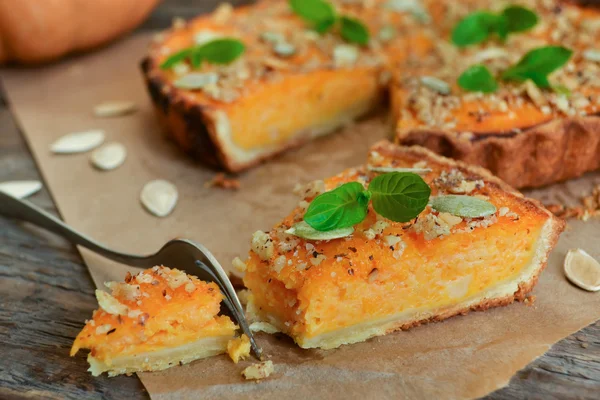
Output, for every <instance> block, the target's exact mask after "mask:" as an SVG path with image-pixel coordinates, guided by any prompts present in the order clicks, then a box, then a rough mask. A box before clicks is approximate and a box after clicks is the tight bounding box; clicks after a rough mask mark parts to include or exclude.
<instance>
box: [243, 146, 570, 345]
mask: <svg viewBox="0 0 600 400" xmlns="http://www.w3.org/2000/svg"><path fill="white" fill-rule="evenodd" d="M382 167H383V168H384V169H386V168H388V169H389V168H392V169H393V168H419V169H421V170H424V171H428V172H426V173H425V175H423V179H424V181H425V182H427V183H428V184H429V185H430V187H431V190H432V196H434V197H433V198H435V197H436V196H441V195H455V194H458V195H461V196H469V197H472V198H478V199H485V200H486V201H487V202H488V203H491V204H492V205H493V206H494V207H495V211H494V212H493V213H492V214H489V215H487V216H485V217H482V218H461V217H457V216H456V215H452V214H450V213H447V212H439V211H436V210H434V209H433V208H432V207H431V206H428V207H426V208H425V210H424V211H423V212H421V213H420V214H419V215H418V217H417V218H415V219H413V220H412V221H410V222H408V223H398V222H393V221H390V220H388V219H386V218H383V217H382V216H380V215H378V214H377V213H375V211H374V210H373V208H369V210H368V214H367V217H366V219H365V220H364V221H363V222H361V223H359V224H358V225H356V226H355V227H354V233H352V234H351V235H350V236H347V237H341V238H337V239H331V240H307V239H302V238H300V237H297V236H294V235H291V234H290V233H289V232H290V231H289V228H290V227H292V226H293V225H294V224H296V223H298V221H301V220H302V218H303V215H304V213H305V211H306V208H307V206H308V204H309V203H310V202H311V201H312V199H313V198H314V196H316V195H317V194H319V193H321V192H324V191H328V190H332V189H334V188H336V187H338V186H339V185H340V184H343V183H346V182H351V181H358V182H362V183H363V184H365V185H366V184H367V183H368V182H369V181H370V180H371V179H372V178H373V177H374V175H376V174H377V173H376V172H373V170H378V169H381V168H382ZM300 193H301V195H302V200H301V202H300V204H299V206H298V207H297V208H296V209H294V210H293V211H292V212H291V213H290V214H289V215H288V216H287V217H286V218H285V219H284V220H283V221H282V222H281V223H279V224H277V225H276V226H275V227H274V228H273V230H271V231H270V232H267V233H265V232H260V231H259V232H257V233H255V235H254V237H253V241H252V250H251V251H250V255H249V258H248V260H247V261H246V262H245V266H246V275H245V278H244V282H245V284H246V286H247V287H248V288H249V289H250V291H251V296H250V301H249V309H250V310H251V311H252V313H255V314H256V315H257V317H258V318H259V319H260V320H261V321H262V322H263V323H268V324H271V325H273V326H275V327H276V328H277V329H279V330H280V331H282V332H284V333H286V334H288V335H289V336H291V337H292V338H293V339H294V340H295V341H296V343H297V344H298V345H299V346H301V347H303V348H314V347H319V348H324V349H330V348H336V347H338V346H340V345H343V344H349V343H355V342H360V341H364V340H366V339H368V338H370V337H373V336H379V335H384V334H387V333H389V332H392V331H395V330H399V329H408V328H411V327H414V326H417V325H420V324H422V323H424V322H427V321H439V320H443V319H445V318H448V317H451V316H454V315H457V314H464V313H466V312H468V311H469V310H485V309H488V308H490V307H496V306H503V305H507V304H510V303H512V302H513V301H515V300H524V299H525V298H526V296H527V294H528V293H529V292H531V290H532V289H533V287H534V286H535V284H536V282H537V280H538V278H539V276H540V273H541V272H542V270H543V269H544V267H545V265H546V261H547V258H548V254H549V252H550V250H551V249H552V248H553V246H554V245H555V243H556V241H557V239H558V236H559V234H560V232H561V231H562V229H563V226H564V222H563V221H562V220H560V219H558V218H556V217H555V216H553V215H552V214H551V213H550V212H549V211H548V210H546V209H545V208H543V206H542V205H540V204H539V203H538V202H537V201H535V200H530V199H527V198H524V197H523V196H522V195H521V194H520V193H518V192H516V191H515V190H513V189H512V188H511V187H510V186H508V185H507V184H506V183H504V182H503V181H501V180H500V179H498V178H496V177H494V176H492V175H491V174H490V173H489V172H488V171H486V170H484V169H482V168H479V167H473V166H468V165H466V164H463V163H461V162H456V161H453V160H450V159H447V158H443V157H440V156H438V155H435V154H434V153H433V152H431V151H429V150H427V149H423V148H421V147H417V146H415V147H399V146H395V145H393V144H391V143H389V142H381V143H378V144H376V145H375V146H374V147H373V148H372V150H371V152H370V155H369V161H368V165H367V166H361V167H358V168H352V169H349V170H346V171H344V172H343V173H341V174H339V175H336V176H334V177H331V178H328V179H325V180H324V181H317V182H313V183H311V184H310V185H307V186H306V187H305V188H303V189H302V190H301V191H300ZM369 207H371V206H369ZM286 231H287V232H286Z"/></svg>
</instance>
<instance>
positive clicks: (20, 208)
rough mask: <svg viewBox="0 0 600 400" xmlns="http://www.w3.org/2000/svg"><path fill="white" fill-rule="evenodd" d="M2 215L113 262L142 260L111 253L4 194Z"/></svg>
mask: <svg viewBox="0 0 600 400" xmlns="http://www.w3.org/2000/svg"><path fill="white" fill-rule="evenodd" d="M0 215H3V216H5V217H8V218H14V219H18V220H21V221H24V222H29V223H31V224H33V225H36V226H39V227H40V228H44V229H46V230H48V231H50V232H53V233H55V234H57V235H59V236H62V237H63V238H65V239H67V240H68V241H70V242H71V243H73V244H77V245H80V246H83V247H85V248H87V249H89V250H92V251H94V252H96V253H99V254H101V255H103V256H104V257H106V258H109V259H111V260H113V261H117V262H120V263H124V264H131V261H132V260H131V258H139V259H141V258H142V257H139V256H133V255H125V254H120V253H116V252H114V251H111V250H109V249H107V248H106V247H104V246H102V245H101V244H99V243H97V242H96V241H94V240H93V239H91V238H89V237H87V236H86V235H84V234H82V233H79V232H77V231H76V230H75V229H73V228H71V227H69V226H68V225H67V224H65V223H64V222H62V221H61V220H59V219H58V218H56V217H55V216H53V215H51V214H49V213H47V212H46V211H44V210H42V209H40V208H38V207H36V206H34V205H33V204H31V203H28V202H25V201H21V200H19V199H17V198H15V197H12V196H10V195H8V194H6V193H3V192H0Z"/></svg>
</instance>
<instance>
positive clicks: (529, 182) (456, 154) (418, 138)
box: [397, 116, 600, 188]
mask: <svg viewBox="0 0 600 400" xmlns="http://www.w3.org/2000/svg"><path fill="white" fill-rule="evenodd" d="M397 141H398V143H399V144H403V145H407V146H411V145H419V146H424V147H427V148H429V149H430V150H432V151H434V152H436V153H438V154H441V155H443V156H446V157H451V158H454V159H457V160H460V161H464V162H466V163H470V164H475V165H481V166H483V167H485V168H487V169H488V170H490V171H491V172H492V173H494V174H496V175H497V176H498V177H500V178H501V179H502V180H504V181H506V182H507V183H509V184H510V185H512V186H514V187H517V188H524V187H539V186H544V185H548V184H551V183H555V182H559V181H563V180H566V179H571V178H575V177H578V176H581V175H583V174H584V173H586V172H588V171H593V170H596V169H598V168H600V158H598V156H597V155H598V154H599V152H600V117H599V116H586V117H573V118H565V119H559V120H553V121H550V122H548V123H545V124H542V125H539V126H534V127H531V128H528V129H526V130H523V131H522V132H519V133H515V134H514V135H502V136H500V135H494V134H490V135H487V136H486V135H479V136H478V137H476V138H474V139H472V140H467V139H464V138H463V137H461V136H460V135H459V134H457V133H455V132H450V131H444V130H442V129H437V130H433V129H431V130H414V131H411V132H408V133H407V134H404V135H401V136H399V137H398V138H397Z"/></svg>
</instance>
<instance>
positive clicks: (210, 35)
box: [194, 29, 223, 46]
mask: <svg viewBox="0 0 600 400" xmlns="http://www.w3.org/2000/svg"><path fill="white" fill-rule="evenodd" d="M222 37H223V35H222V34H220V33H217V32H214V31H209V30H207V29H205V30H202V31H198V32H196V33H195V34H194V43H196V44H197V45H199V46H201V45H203V44H206V43H208V42H211V41H213V40H215V39H219V38H222Z"/></svg>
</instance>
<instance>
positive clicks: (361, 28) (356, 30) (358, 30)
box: [340, 16, 369, 46]
mask: <svg viewBox="0 0 600 400" xmlns="http://www.w3.org/2000/svg"><path fill="white" fill-rule="evenodd" d="M340 23H341V27H340V34H341V35H342V37H343V38H344V39H345V40H346V41H348V42H350V43H357V44H360V45H362V46H366V45H367V44H369V30H368V29H367V27H366V26H365V25H364V24H363V23H362V22H360V21H359V20H358V19H356V18H351V17H346V16H343V17H341V18H340Z"/></svg>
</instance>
